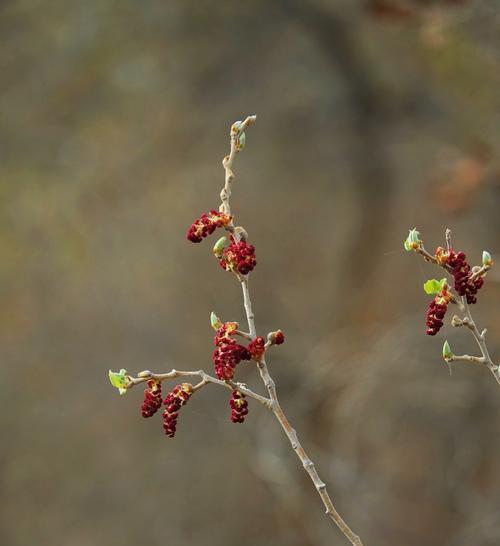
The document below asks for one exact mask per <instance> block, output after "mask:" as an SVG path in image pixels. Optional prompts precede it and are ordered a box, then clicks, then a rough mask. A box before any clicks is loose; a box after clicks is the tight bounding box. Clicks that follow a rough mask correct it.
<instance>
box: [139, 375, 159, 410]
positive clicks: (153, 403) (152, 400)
mask: <svg viewBox="0 0 500 546" xmlns="http://www.w3.org/2000/svg"><path fill="white" fill-rule="evenodd" d="M161 403H162V400H161V383H157V382H156V381H154V380H150V381H148V386H147V388H146V389H145V390H144V401H143V403H142V405H141V414H142V416H143V417H145V418H147V417H152V416H153V415H154V414H155V413H156V412H157V411H158V410H159V409H160V408H161Z"/></svg>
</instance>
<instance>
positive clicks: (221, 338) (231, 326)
mask: <svg viewBox="0 0 500 546" xmlns="http://www.w3.org/2000/svg"><path fill="white" fill-rule="evenodd" d="M237 329H238V323H237V322H224V324H223V325H222V326H221V327H220V328H219V329H218V330H217V334H216V335H215V338H214V343H215V345H216V346H219V345H223V344H224V343H232V342H233V341H234V339H233V338H232V337H231V336H232V335H234V333H235V332H236V330H237Z"/></svg>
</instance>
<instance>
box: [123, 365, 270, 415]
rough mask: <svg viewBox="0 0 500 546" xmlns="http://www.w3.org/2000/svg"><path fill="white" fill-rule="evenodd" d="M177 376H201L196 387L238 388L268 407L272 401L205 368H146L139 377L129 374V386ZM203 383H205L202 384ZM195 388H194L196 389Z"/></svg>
mask: <svg viewBox="0 0 500 546" xmlns="http://www.w3.org/2000/svg"><path fill="white" fill-rule="evenodd" d="M177 377H199V378H200V379H201V382H200V383H198V385H195V387H194V388H196V387H197V388H198V389H199V388H201V387H202V386H204V385H206V384H208V383H213V384H215V385H219V386H220V387H225V388H226V389H229V390H232V391H233V390H238V391H240V392H241V393H243V394H244V395H245V396H248V397H250V398H253V399H254V400H257V402H260V403H261V404H263V405H264V406H266V408H270V406H271V401H270V400H269V399H268V398H266V397H265V396H261V395H260V394H257V393H256V392H254V391H252V390H251V389H249V388H248V387H246V386H245V385H243V384H242V383H237V382H235V381H221V380H220V379H217V378H215V377H213V376H211V375H209V374H207V373H206V372H205V371H203V370H189V371H185V370H175V369H174V370H171V371H170V372H167V373H153V372H150V371H149V370H144V371H142V372H139V374H137V377H132V376H130V375H127V379H128V381H129V384H128V387H127V388H129V389H131V388H132V387H134V386H135V385H139V384H140V383H144V382H145V381H149V380H150V379H154V380H155V381H159V382H162V381H165V380H166V379H175V378H177ZM201 383H203V385H201ZM194 388H193V390H194Z"/></svg>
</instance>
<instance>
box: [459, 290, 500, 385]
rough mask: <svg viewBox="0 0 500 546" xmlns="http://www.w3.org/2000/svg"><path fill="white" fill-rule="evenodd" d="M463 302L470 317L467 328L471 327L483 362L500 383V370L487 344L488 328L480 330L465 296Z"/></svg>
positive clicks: (499, 383) (467, 315)
mask: <svg viewBox="0 0 500 546" xmlns="http://www.w3.org/2000/svg"><path fill="white" fill-rule="evenodd" d="M462 303H463V305H464V307H465V314H466V317H467V319H468V320H467V322H466V324H465V326H467V328H469V330H470V331H471V332H472V335H473V336H474V339H475V340H476V343H477V344H478V346H479V349H480V350H481V354H482V355H483V356H482V363H483V364H486V366H487V367H488V369H489V370H490V372H491V373H492V374H493V377H494V378H495V379H496V382H497V383H498V385H500V370H499V368H498V366H497V365H496V364H495V363H494V362H493V360H492V359H491V356H490V353H489V351H488V347H487V346H486V330H483V331H482V332H480V331H479V330H478V327H477V326H476V323H475V321H474V319H473V318H472V313H471V312H470V307H469V304H468V303H467V301H466V299H465V297H462Z"/></svg>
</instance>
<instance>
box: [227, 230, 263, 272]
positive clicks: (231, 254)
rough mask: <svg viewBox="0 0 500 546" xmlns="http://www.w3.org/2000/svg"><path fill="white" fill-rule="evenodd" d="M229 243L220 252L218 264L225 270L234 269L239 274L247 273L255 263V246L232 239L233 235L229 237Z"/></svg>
mask: <svg viewBox="0 0 500 546" xmlns="http://www.w3.org/2000/svg"><path fill="white" fill-rule="evenodd" d="M230 240H231V244H230V245H229V246H228V247H226V248H225V249H224V250H223V252H222V258H221V260H220V262H219V263H220V265H221V267H222V269H225V270H226V271H236V272H238V273H239V274H240V275H248V273H250V271H252V269H253V268H254V267H255V266H256V265H257V261H256V260H255V247H254V246H253V245H249V244H248V243H247V242H246V241H243V240H241V241H238V242H237V243H236V242H235V241H234V237H232V236H231V237H230Z"/></svg>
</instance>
